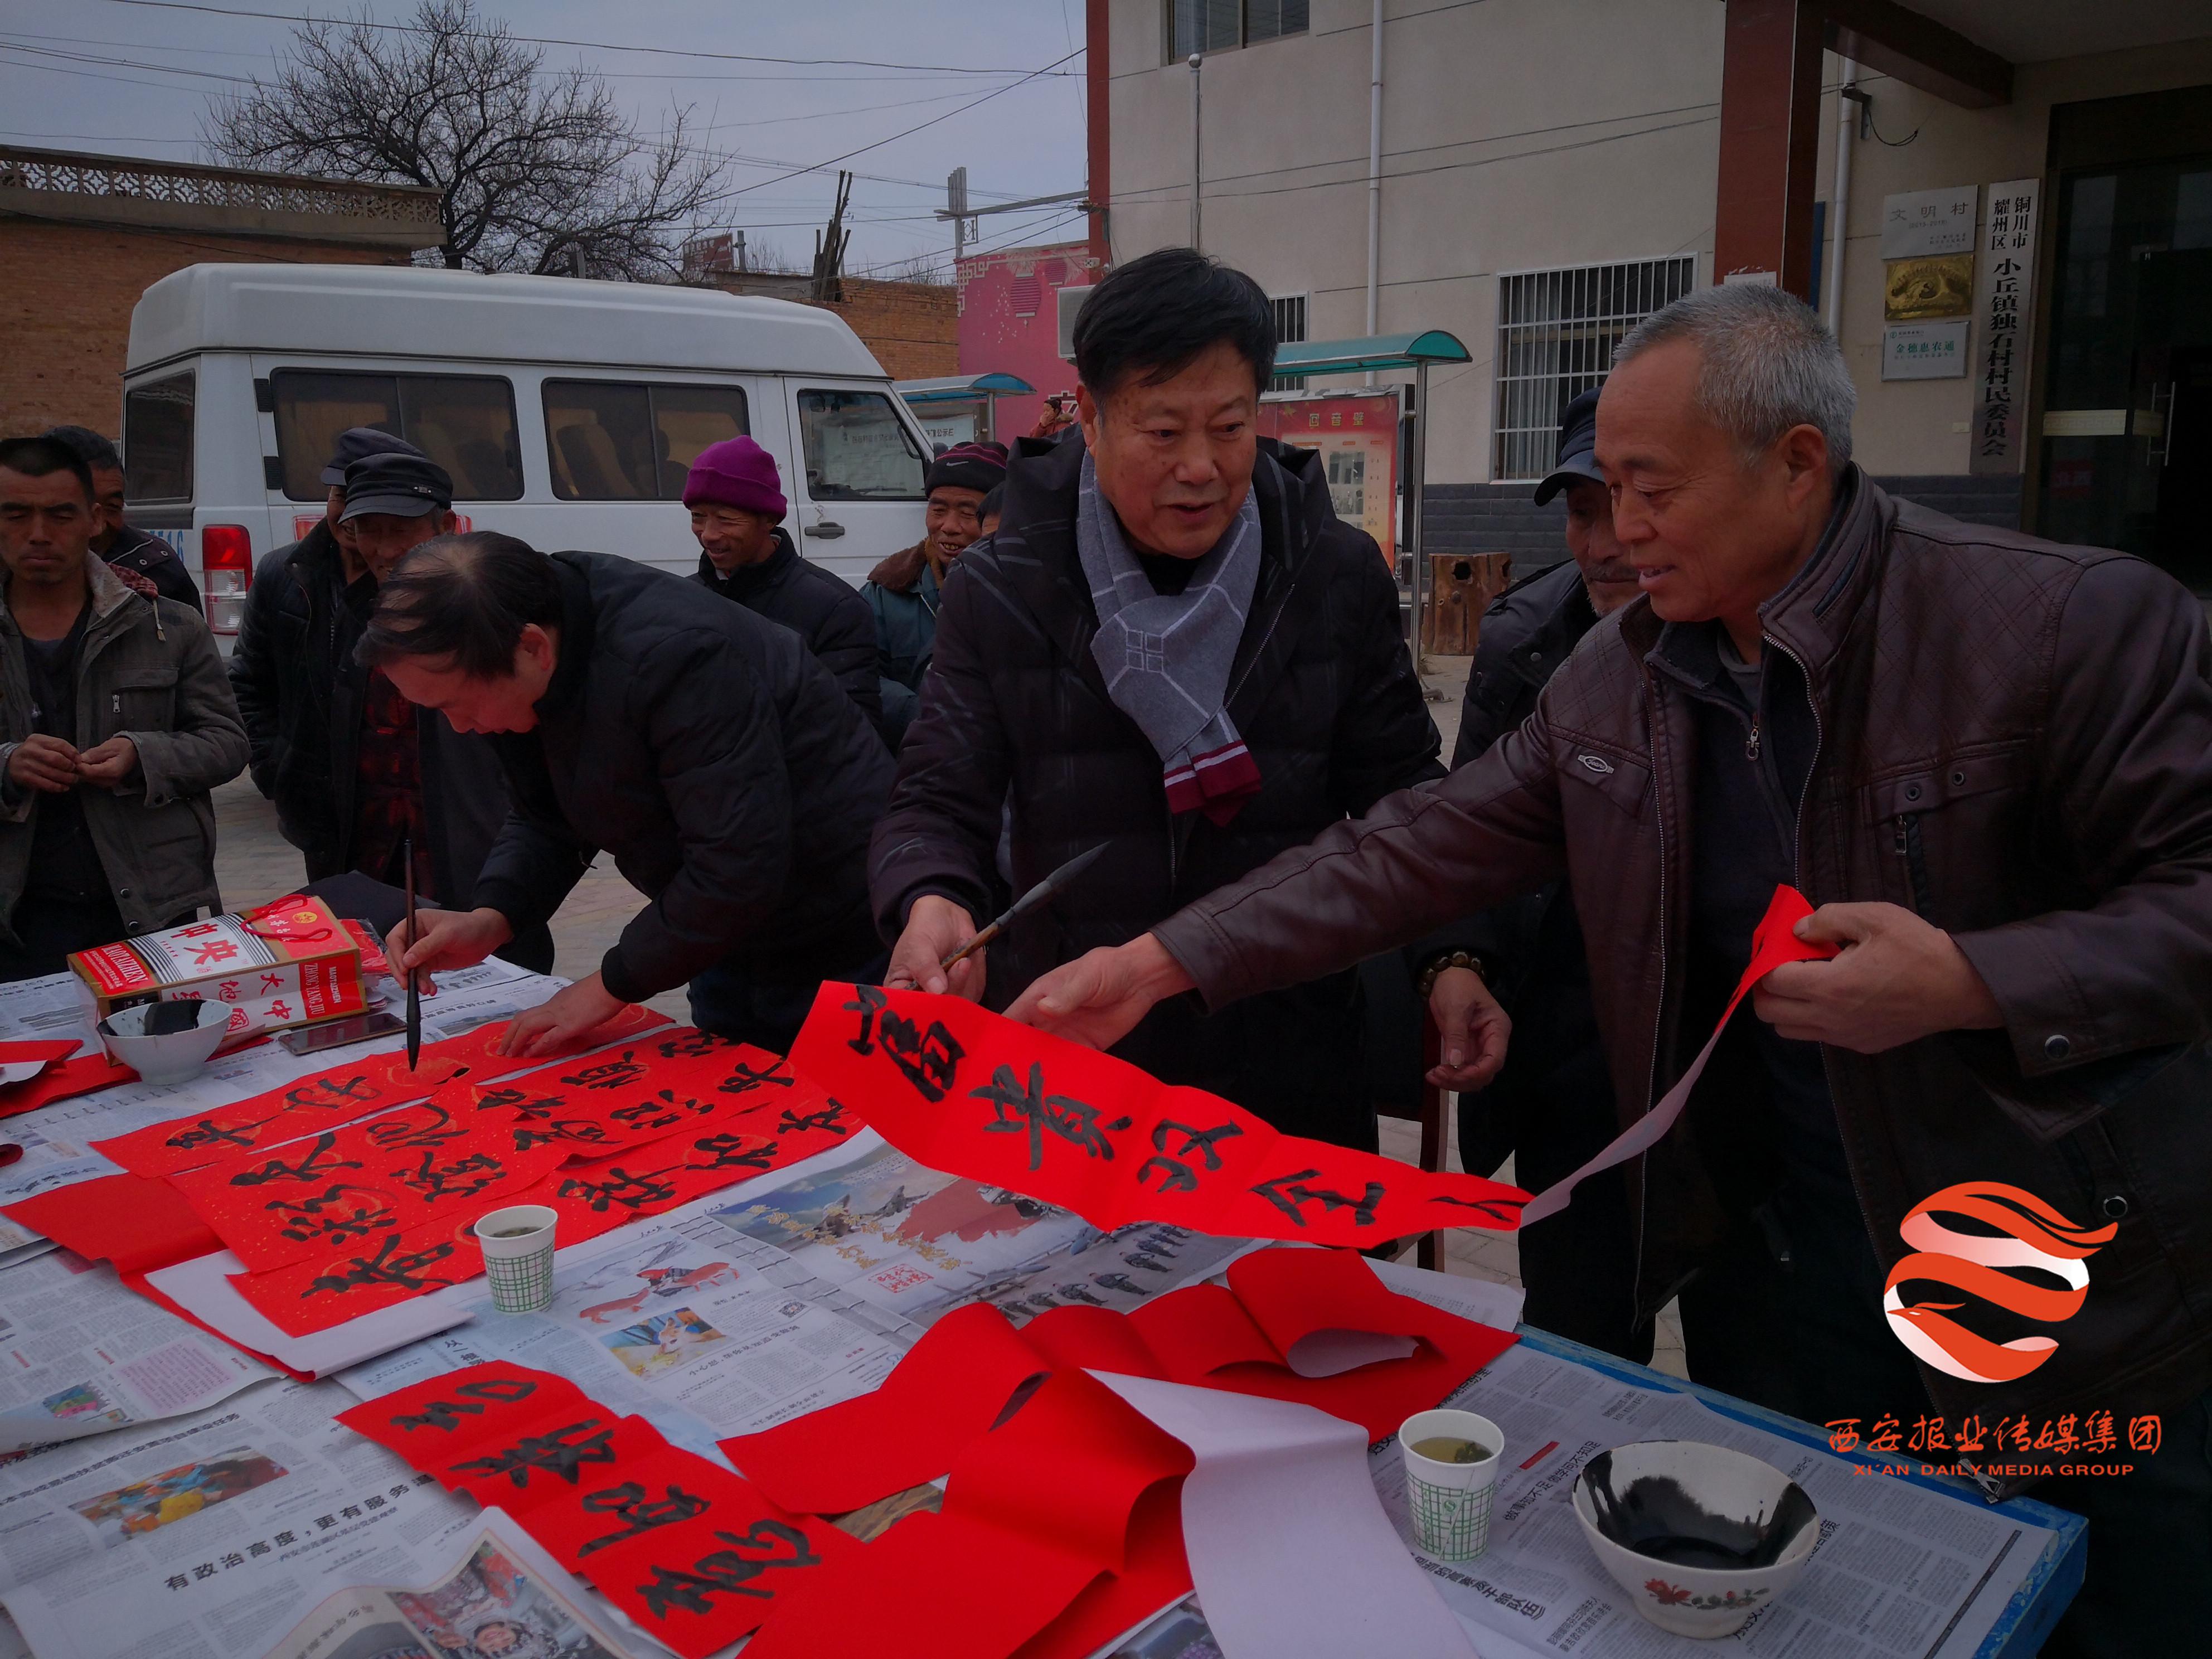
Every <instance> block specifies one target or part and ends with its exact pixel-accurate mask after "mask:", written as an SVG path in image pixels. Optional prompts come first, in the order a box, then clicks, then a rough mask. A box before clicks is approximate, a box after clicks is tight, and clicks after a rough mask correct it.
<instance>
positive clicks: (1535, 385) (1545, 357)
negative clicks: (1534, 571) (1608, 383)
mask: <svg viewBox="0 0 2212 1659" xmlns="http://www.w3.org/2000/svg"><path fill="white" fill-rule="evenodd" d="M1697 281H1698V258H1697V255H1695V254H1694V253H1682V254H1673V255H1669V256H1668V257H1667V258H1663V259H1632V260H1630V261H1628V262H1627V263H1626V264H1614V265H1576V266H1571V267H1569V268H1567V269H1565V270H1526V271H1520V272H1516V273H1515V274H1514V275H1512V276H1501V277H1499V278H1498V419H1497V422H1496V427H1495V430H1496V433H1497V441H1496V443H1495V445H1494V447H1493V453H1492V467H1491V477H1492V478H1494V479H1497V480H1499V481H1501V482H1504V481H1510V480H1514V479H1535V478H1541V477H1543V476H1544V475H1545V474H1546V473H1547V472H1549V471H1551V470H1552V461H1553V457H1554V456H1555V455H1556V454H1557V453H1558V449H1559V414H1560V411H1561V410H1565V408H1566V406H1567V405H1568V404H1571V403H1572V402H1573V401H1574V400H1575V399H1576V398H1577V397H1578V396H1580V395H1581V394H1582V393H1583V392H1587V391H1589V389H1590V388H1591V387H1592V386H1603V385H1604V384H1605V377H1606V376H1607V374H1610V373H1611V372H1612V370H1613V348H1614V347H1615V346H1617V345H1619V344H1620V340H1621V337H1622V336H1623V335H1625V334H1626V333H1627V332H1628V331H1629V330H1630V329H1632V328H1633V327H1635V326H1636V325H1637V324H1638V323H1639V322H1641V321H1643V320H1644V318H1646V317H1648V316H1650V314H1651V313H1653V312H1655V311H1657V310H1658V309H1660V307H1662V306H1666V305H1668V304H1671V303H1672V302H1673V301H1676V300H1679V299H1680V298H1681V297H1682V296H1683V295H1685V294H1687V293H1688V292H1689V291H1690V290H1691V289H1692V288H1694V287H1696V286H1697Z"/></svg>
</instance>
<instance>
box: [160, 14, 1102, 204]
mask: <svg viewBox="0 0 2212 1659" xmlns="http://www.w3.org/2000/svg"><path fill="white" fill-rule="evenodd" d="M131 3H133V4H136V3H139V0H131ZM147 3H151V0H147ZM163 3H167V0H163ZM1079 55H1080V54H1079V52H1069V53H1067V54H1066V57H1062V58H1054V59H1053V61H1052V62H1051V63H1049V64H1046V65H1045V66H1044V68H1043V69H1041V70H1030V73H1029V74H1027V75H1025V76H1023V77H1022V78H1021V80H1019V81H1017V82H1014V83H1013V85H1012V86H1004V87H1000V88H997V89H996V90H995V91H992V92H987V93H985V94H983V95H982V96H981V98H977V99H975V100H971V101H970V102H968V103H965V104H963V105H961V106H960V107H959V108H958V109H952V110H947V111H945V113H944V114H942V115H933V116H931V117H930V118H929V119H927V121H921V122H917V123H916V124H915V125H913V126H910V127H908V129H907V130H906V131H904V132H895V133H893V134H891V136H890V137H888V138H878V139H877V140H876V141H875V143H872V144H862V145H861V146H860V148H859V149H848V150H847V151H846V152H845V153H844V154H843V155H832V156H830V157H829V159H828V160H826V161H817V162H815V163H814V164H813V165H812V166H811V167H795V168H793V170H792V171H791V172H789V173H785V174H783V175H782V177H781V178H776V179H762V180H761V181H760V182H759V183H758V184H757V185H738V188H737V189H735V190H732V191H724V192H722V193H721V194H720V195H718V196H715V197H712V198H710V199H712V200H714V201H717V202H723V201H727V200H729V199H730V198H731V197H735V196H743V195H744V194H746V193H747V192H748V191H756V190H765V189H767V188H768V186H769V185H780V184H781V183H782V182H783V180H784V179H796V178H798V177H799V175H800V174H802V173H819V172H821V171H822V170H823V168H824V167H836V165H837V164H838V163H839V162H840V161H850V160H851V159H852V158H853V157H854V156H855V155H866V154H867V153H868V152H869V151H870V150H872V149H882V148H883V147H884V145H885V144H895V143H898V141H899V140H900V139H902V138H909V137H913V136H914V135H915V133H917V132H920V131H921V130H922V129H923V128H924V127H933V126H935V125H937V124H938V123H939V122H940V121H950V120H951V118H953V117H954V116H956V115H965V114H966V113H967V112H969V110H971V109H974V108H975V107H976V106H977V105H979V104H987V103H989V102H990V101H991V100H993V99H994V98H999V97H1003V96H1004V95H1005V94H1007V93H1010V92H1012V90H1013V89H1014V88H1015V87H1018V86H1022V85H1024V84H1025V83H1026V82H1030V81H1032V80H1034V79H1036V76H1040V75H1042V74H1045V73H1046V72H1047V71H1048V70H1055V69H1057V68H1059V67H1060V65H1061V64H1065V63H1066V62H1067V60H1068V58H1074V57H1078V56H1079Z"/></svg>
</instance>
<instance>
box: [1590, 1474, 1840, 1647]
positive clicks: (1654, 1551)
mask: <svg viewBox="0 0 2212 1659" xmlns="http://www.w3.org/2000/svg"><path fill="white" fill-rule="evenodd" d="M1574 1509H1575V1518H1576V1519H1577V1521H1580V1522H1582V1525H1583V1536H1584V1537H1586V1538H1588V1539H1589V1546H1590V1548H1591V1549H1592V1550H1593V1551H1594V1552H1595V1553H1596V1555H1597V1559H1599V1560H1600V1561H1601V1562H1603V1563H1604V1564H1605V1570H1606V1571H1607V1572H1609V1573H1611V1574H1612V1575H1613V1580H1614V1582H1615V1583H1618V1584H1619V1585H1620V1588H1621V1589H1623V1590H1624V1591H1626V1593H1627V1595H1628V1598H1629V1600H1630V1601H1632V1602H1633V1603H1634V1604H1635V1606H1636V1610H1637V1611H1638V1613H1642V1614H1643V1615H1644V1617H1645V1618H1646V1619H1648V1620H1650V1621H1651V1622H1652V1623H1653V1624H1655V1625H1656V1626H1659V1628H1660V1629H1662V1630H1665V1631H1672V1632H1674V1634H1675V1635H1677V1636H1694V1637H1702V1638H1712V1637H1720V1636H1733V1635H1734V1634H1735V1632H1737V1631H1739V1630H1741V1629H1742V1628H1743V1626H1744V1625H1745V1624H1746V1623H1747V1621H1748V1620H1750V1618H1751V1616H1752V1614H1753V1613H1757V1612H1759V1611H1760V1610H1761V1609H1762V1608H1765V1607H1771V1605H1772V1604H1773V1603H1774V1602H1776V1601H1778V1600H1780V1599H1781V1597H1782V1596H1783V1595H1784V1594H1785V1593H1786V1592H1787V1591H1788V1590H1789V1588H1790V1585H1791V1584H1792V1583H1794V1582H1796V1577H1797V1575H1798V1574H1799V1573H1801V1572H1802V1571H1804V1570H1805V1563H1806V1562H1807V1561H1808V1560H1810V1559H1812V1555H1813V1550H1814V1546H1815V1545H1817V1544H1818V1543H1819V1542H1820V1526H1819V1524H1818V1523H1819V1519H1820V1517H1819V1516H1818V1515H1817V1514H1816V1513H1815V1512H1814V1508H1813V1500H1812V1499H1811V1498H1808V1497H1807V1496H1806V1495H1805V1490H1804V1488H1803V1487H1802V1486H1799V1485H1798V1484H1797V1483H1796V1481H1794V1480H1791V1479H1790V1477H1789V1476H1788V1475H1786V1474H1783V1473H1782V1471H1781V1470H1779V1469H1778V1468H1775V1467H1774V1466H1773V1465H1772V1464H1771V1463H1765V1462H1760V1461H1759V1459H1758V1458H1756V1457H1752V1456H1749V1455H1746V1454H1745V1453H1742V1452H1740V1451H1734V1450H1731V1449H1729V1448H1728V1447H1726V1446H1712V1445H1707V1444H1705V1443H1704V1442H1702V1441H1697V1440H1646V1441H1643V1442H1641V1443H1638V1444H1636V1445H1632V1446H1616V1447H1614V1448H1613V1450H1611V1451H1609V1452H1600V1453H1599V1454H1598V1455H1596V1456H1595V1457H1594V1458H1592V1459H1591V1460H1590V1461H1589V1463H1588V1464H1587V1465H1586V1466H1585V1467H1584V1468H1583V1472H1582V1474H1580V1475H1579V1476H1577V1478H1576V1480H1575V1487H1574Z"/></svg>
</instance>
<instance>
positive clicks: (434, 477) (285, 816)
mask: <svg viewBox="0 0 2212 1659" xmlns="http://www.w3.org/2000/svg"><path fill="white" fill-rule="evenodd" d="M322 477H323V481H324V482H325V483H330V484H331V500H330V503H329V510H328V512H327V513H325V517H324V520H323V521H322V522H321V523H320V524H318V525H317V526H315V528H314V529H313V531H312V532H309V534H308V535H307V536H306V537H303V538H301V540H300V541H299V542H297V543H295V544H294V545H293V546H291V547H289V548H283V549H279V550H277V551H276V552H275V553H272V554H270V555H269V556H268V557H267V558H265V559H264V560H263V561H262V562H261V568H260V569H259V570H258V571H257V572H256V573H255V577H254V582H253V586H252V589H251V590H250V591H249V593H248V597H247V601H246V619H245V623H244V625H243V626H242V627H241V628H240V632H239V639H238V646H237V648H236V650H235V651H234V653H233V655H232V658H231V682H232V684H233V686H234V688H235V689H236V690H237V692H238V698H239V704H240V709H241V711H242V712H243V713H244V715H245V719H246V730H247V732H248V735H249V736H250V737H251V738H252V746H253V781H254V782H255V784H256V785H257V786H258V787H259V788H260V790H261V792H262V793H263V794H264V795H266V796H268V797H269V798H270V799H271V800H273V801H275V802H276V817H277V823H278V827H279V828H280V829H282V830H283V835H284V838H285V839H286V840H287V841H289V842H291V843H292V844H293V845H294V846H295V847H297V848H300V850H301V853H302V854H305V856H306V860H307V878H308V879H309V880H310V881H318V880H320V879H322V878H325V877H328V876H333V875H337V874H339V873H341V872H346V871H358V872H361V873H362V874H364V875H367V876H370V877H373V878H375V879H376V880H379V881H381V882H386V883H388V884H391V885H393V886H398V885H399V884H401V882H402V880H403V878H404V874H405V872H404V869H403V868H402V866H401V865H400V862H399V853H400V849H401V847H402V845H403V844H404V843H405V842H412V843H413V847H414V854H415V886H416V892H417V893H418V894H421V895H422V896H426V897H428V898H431V899H435V901H436V902H439V903H441V904H445V905H448V906H465V905H466V904H467V902H469V899H470V897H471V894H472V893H473V892H474V890H475V887H476V882H477V874H478V872H480V871H481V870H482V868H483V859H484V854H485V853H486V852H487V851H488V850H489V848H490V846H491V843H492V842H493V840H494V839H495V837H496V836H497V835H498V833H499V829H500V825H501V823H504V822H505V821H506V817H507V792H506V787H505V785H504V783H503V781H502V780H501V774H500V770H499V766H498V762H497V758H496V757H495V756H494V755H493V754H492V753H491V751H490V749H489V745H487V744H485V743H484V742H483V739H482V738H475V737H470V736H465V735H463V734H461V733H459V732H454V731H453V728H452V727H451V726H448V725H447V723H446V721H445V720H444V718H443V717H442V716H441V715H440V714H437V713H436V712H435V711H434V710H428V709H421V708H416V707H415V706H414V705H413V704H412V703H410V702H408V701H407V700H406V699H405V698H404V697H402V696H399V694H398V692H397V691H396V690H393V689H392V683H391V682H390V681H389V680H388V679H386V678H384V676H383V675H382V674H381V673H380V672H376V671H371V670H368V669H366V668H364V667H362V665H359V664H358V663H356V661H355V660H354V646H355V644H356V641H358V640H359V639H360V638H361V634H362V629H363V627H364V626H365V625H366V624H367V622H368V613H369V611H371V610H372V609H373V608H374V605H375V603H376V591H377V586H378V584H379V582H380V580H382V578H383V576H384V574H385V573H386V572H388V571H389V570H390V569H391V568H392V566H393V565H395V564H397V563H398V562H399V560H400V559H401V558H402V557H404V556H405V554H406V553H407V551H408V550H410V549H411V548H413V547H415V546H416V545H417V544H421V543H422V542H426V541H428V540H429V539H430V538H432V537H434V536H438V535H442V534H444V533H446V532H448V531H450V530H452V529H453V526H454V523H455V520H454V518H453V481H452V479H451V477H449V476H448V475H447V472H446V471H445V469H444V468H443V467H441V466H440V465H437V464H436V463H435V461H432V460H430V459H428V457H427V456H425V455H424V454H423V453H422V452H421V451H420V450H418V449H416V447H414V446H413V445H411V444H406V443H403V442H402V441H400V440H399V439H398V438H395V437H393V436H392V435H391V434H390V433H387V432H380V431H378V430H377V429H376V428H373V427H356V428H353V429H352V430H350V431H348V432H346V433H343V434H342V435H340V437H339V439H338V442H337V451H336V453H334V454H333V455H332V457H331V465H330V466H329V467H328V468H326V469H325V471H324V472H323V474H322ZM502 954H503V955H505V956H506V957H507V958H508V959H509V960H511V961H513V962H516V963H520V964H522V965H523V966H525V967H528V968H533V969H539V970H540V971H543V970H544V969H549V968H550V967H551V965H552V961H553V943H552V936H551V934H550V933H549V932H547V931H546V929H544V927H536V928H532V929H526V930H525V931H524V932H522V933H520V934H519V935H518V936H517V937H516V938H515V939H514V940H513V941H512V942H511V943H510V944H509V945H508V946H507V949H506V950H505V951H503V952H502Z"/></svg>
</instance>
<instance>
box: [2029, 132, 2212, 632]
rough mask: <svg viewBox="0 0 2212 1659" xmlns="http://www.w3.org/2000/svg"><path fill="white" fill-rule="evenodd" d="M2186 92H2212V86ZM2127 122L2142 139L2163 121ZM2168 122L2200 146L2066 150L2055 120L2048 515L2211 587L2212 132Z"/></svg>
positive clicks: (2090, 538)
mask: <svg viewBox="0 0 2212 1659" xmlns="http://www.w3.org/2000/svg"><path fill="white" fill-rule="evenodd" d="M2175 96H2176V94H2160V97H2159V101H2160V102H2161V103H2163V102H2165V101H2166V100H2172V99H2173V98H2174V97H2175ZM2182 96H2185V97H2188V98H2190V99H2191V101H2192V102H2196V101H2197V100H2203V103H2204V104H2205V105H2207V106H2212V89H2198V90H2197V91H2196V92H2194V93H2192V94H2182ZM2134 101H2136V100H2111V102H2112V103H2114V104H2119V103H2131V102H2134ZM2077 107H2078V106H2077ZM2058 113H2061V114H2063V112H2058ZM2191 113H2192V114H2194V113H2195V112H2194V111H2192V112H2191ZM2098 125H2100V126H2101V125H2105V124H2104V123H2102V122H2100V123H2098ZM2160 126H2161V127H2162V130H2163V131H2164V132H2165V133H2166V134H2167V135H2169V140H2168V142H2169V143H2172V142H2174V141H2176V140H2179V143H2185V144H2188V145H2190V147H2191V152H2192V153H2188V154H2183V155H2169V156H2160V157H2157V158H2155V159H2153V158H2149V157H2144V156H2142V155H2140V151H2139V150H2138V153H2137V154H2136V155H2132V156H2125V157H2115V158H2114V159H2113V160H2112V161H2102V162H2101V164H2100V163H2099V162H2096V161H2092V162H2089V163H2088V164H2087V165H2076V166H2065V165H2063V160H2064V158H2063V150H2064V149H2067V148H2068V147H2069V146H2068V145H2067V144H2066V143H2064V142H2063V137H2064V135H2063V132H2061V131H2055V132H2054V144H2053V149H2054V151H2055V152H2061V153H2062V154H2061V155H2060V156H2059V159H2060V160H2061V161H2062V165H2061V167H2060V168H2059V170H2058V173H2057V191H2056V194H2057V210H2058V211H2057V222H2056V226H2055V228H2056V231H2057V251H2056V258H2055V260H2054V267H2053V270H2052V273H2051V274H2052V281H2053V290H2052V307H2051V335H2050V349H2049V353H2048V356H2046V358H2045V362H2047V363H2048V364H2049V365H2050V371H2049V379H2048V381H2047V383H2046V387H2045V395H2044V399H2043V406H2044V416H2043V431H2042V436H2043V442H2042V444H2041V447H2040V448H2041V453H2040V458H2039V468H2038V478H2037V483H2038V486H2039V489H2038V495H2039V513H2038V515H2037V516H2038V529H2039V532H2040V533H2041V534H2043V535H2045V536H2047V537H2050V538H2052V539H2053V540H2057V541H2063V542H2076V543H2086V544H2090V545H2093V546H2100V547H2117V548H2119V549H2121V550H2124V551H2126V552H2130V553H2135V554H2138V555H2140V556H2142V557H2144V558H2146V559H2148V560H2150V561H2152V562H2154V563H2156V564H2158V565H2160V566H2161V567H2163V568H2166V570H2168V571H2171V572H2172V574H2174V575H2175V576H2176V577H2178V578H2179V579H2180V580H2183V581H2185V582H2187V583H2188V584H2189V585H2190V586H2192V587H2193V588H2195V589H2197V591H2198V592H2205V593H2212V536H2208V534H2207V532H2206V529H2205V525H2206V522H2207V521H2206V519H2205V516H2204V514H2203V511H2202V507H2201V495H2200V500H2199V504H2198V507H2197V511H2195V512H2193V513H2192V512H2191V501H2190V500H2189V497H2190V496H2191V495H2192V494H2199V492H2201V490H2202V489H2203V483H2204V481H2205V480H2206V479H2207V478H2208V477H2212V308H2208V307H2207V306H2206V304H2205V296H2206V295H2212V143H2207V142H2206V139H2205V137H2204V135H2203V128H2202V127H2201V126H2200V125H2199V123H2198V122H2197V121H2196V120H2183V121H2177V122H2172V123H2170V124H2165V123H2161V124H2160ZM2130 129H2131V136H2132V137H2134V139H2135V144H2136V145H2140V144H2141V143H2142V138H2143V137H2144V135H2145V134H2146V132H2147V131H2158V130H2160V129H2158V128H2148V127H2147V124H2145V123H2143V122H2142V121H2140V120H2138V121H2136V122H2134V123H2130ZM2192 129H2194V130H2193V131H2192ZM2130 147H2131V148H2133V147H2134V146H2130Z"/></svg>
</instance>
